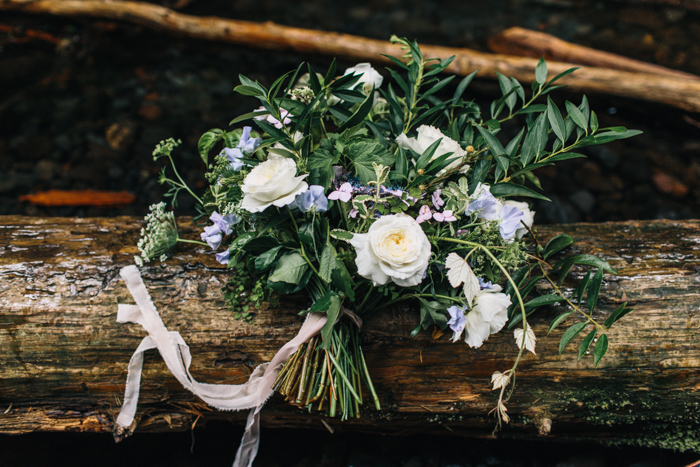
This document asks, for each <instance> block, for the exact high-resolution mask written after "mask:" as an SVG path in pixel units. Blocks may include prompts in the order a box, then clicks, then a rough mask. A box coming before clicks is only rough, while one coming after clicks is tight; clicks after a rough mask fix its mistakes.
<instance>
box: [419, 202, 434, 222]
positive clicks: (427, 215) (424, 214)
mask: <svg viewBox="0 0 700 467" xmlns="http://www.w3.org/2000/svg"><path fill="white" fill-rule="evenodd" d="M432 218H433V212H432V211H431V210H430V207H429V206H425V205H424V206H421V208H420V211H418V217H416V222H418V223H419V224H420V223H421V222H425V221H429V220H430V219H432Z"/></svg>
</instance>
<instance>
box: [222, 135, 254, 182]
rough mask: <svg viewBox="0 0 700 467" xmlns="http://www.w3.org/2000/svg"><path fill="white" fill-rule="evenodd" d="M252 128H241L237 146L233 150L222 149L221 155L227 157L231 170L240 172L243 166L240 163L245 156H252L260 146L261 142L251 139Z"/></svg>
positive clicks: (242, 163)
mask: <svg viewBox="0 0 700 467" xmlns="http://www.w3.org/2000/svg"><path fill="white" fill-rule="evenodd" d="M252 129H253V128H252V127H249V126H246V127H243V133H242V134H241V139H239V140H238V144H237V145H236V147H235V148H224V150H223V153H224V154H226V156H228V161H229V162H230V163H231V168H232V169H233V170H235V171H238V170H241V167H243V166H244V165H245V163H244V162H242V161H241V159H243V158H244V157H245V156H246V154H252V153H253V152H255V150H256V149H257V148H258V146H260V142H261V141H262V140H261V139H260V138H251V137H250V131H251V130H252Z"/></svg>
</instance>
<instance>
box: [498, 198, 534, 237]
mask: <svg viewBox="0 0 700 467" xmlns="http://www.w3.org/2000/svg"><path fill="white" fill-rule="evenodd" d="M505 204H510V205H511V206H513V207H516V208H518V209H520V210H521V211H522V212H523V215H524V217H523V219H522V220H521V222H522V223H523V224H525V225H526V226H527V227H528V228H529V229H532V223H533V221H534V220H535V211H530V206H529V205H528V204H527V203H524V202H522V201H506V202H505ZM526 233H527V229H526V228H525V227H521V228H519V229H518V230H516V231H515V235H516V236H517V237H518V238H523V235H525V234H526Z"/></svg>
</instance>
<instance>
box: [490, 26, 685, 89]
mask: <svg viewBox="0 0 700 467" xmlns="http://www.w3.org/2000/svg"><path fill="white" fill-rule="evenodd" d="M489 48H490V49H491V50H493V51H494V52H496V53H500V54H511V55H522V56H526V57H533V58H540V57H544V58H545V59H546V60H553V61H559V62H566V63H576V64H578V65H589V66H594V67H601V68H610V69H612V70H623V71H631V72H635V73H647V74H655V75H659V76H671V77H676V78H685V79H692V80H697V79H699V78H698V76H696V75H693V74H691V73H685V72H682V71H678V70H672V69H670V68H666V67H663V66H660V65H654V64H652V63H646V62H642V61H640V60H634V59H631V58H627V57H623V56H621V55H618V54H613V53H610V52H603V51H601V50H596V49H592V48H590V47H584V46H581V45H577V44H572V43H571V42H566V41H563V40H561V39H558V38H556V37H554V36H552V35H551V34H546V33H544V32H538V31H531V30H529V29H525V28H519V27H513V28H509V29H506V30H505V31H503V32H502V33H500V34H498V35H496V36H494V37H492V38H490V39H489Z"/></svg>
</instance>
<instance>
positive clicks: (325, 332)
mask: <svg viewBox="0 0 700 467" xmlns="http://www.w3.org/2000/svg"><path fill="white" fill-rule="evenodd" d="M340 305H341V300H340V295H338V294H337V293H335V292H330V291H329V292H326V294H325V295H324V296H323V297H321V298H319V299H318V300H316V302H314V304H313V305H311V308H309V311H310V312H312V313H325V314H326V317H327V321H326V324H324V325H323V328H322V329H321V337H322V342H321V345H319V348H321V349H327V348H328V346H329V345H330V344H331V333H332V332H333V327H334V326H335V322H336V320H337V319H338V315H339V314H340Z"/></svg>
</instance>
